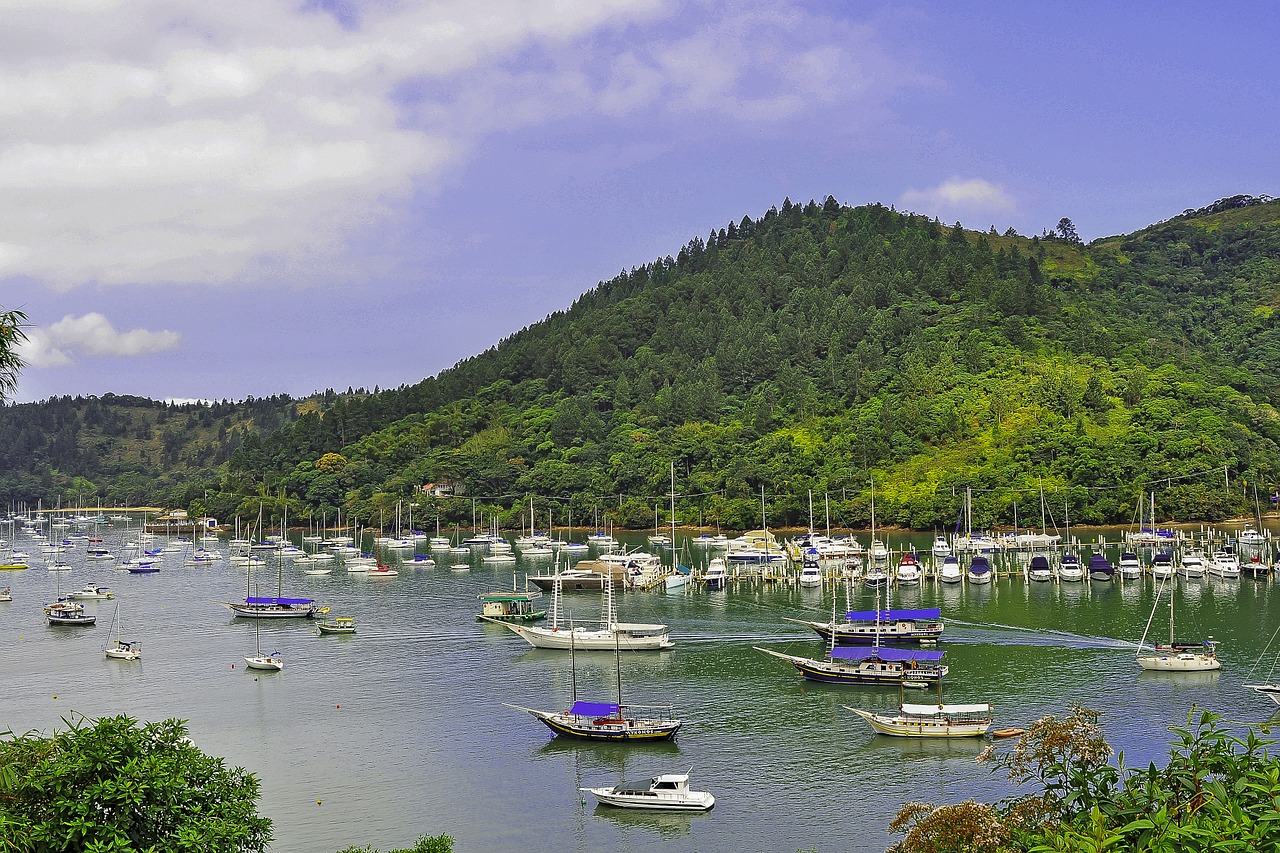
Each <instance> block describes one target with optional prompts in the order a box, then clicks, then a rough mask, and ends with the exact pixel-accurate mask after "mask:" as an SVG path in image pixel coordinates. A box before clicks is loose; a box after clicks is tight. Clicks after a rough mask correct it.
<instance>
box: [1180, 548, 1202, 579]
mask: <svg viewBox="0 0 1280 853" xmlns="http://www.w3.org/2000/svg"><path fill="white" fill-rule="evenodd" d="M1204 571H1205V569H1204V552H1203V551H1201V550H1200V549H1199V548H1192V549H1190V550H1189V551H1187V553H1185V554H1183V555H1182V565H1180V566H1179V567H1178V573H1179V574H1180V575H1182V576H1183V577H1184V578H1202V577H1204Z"/></svg>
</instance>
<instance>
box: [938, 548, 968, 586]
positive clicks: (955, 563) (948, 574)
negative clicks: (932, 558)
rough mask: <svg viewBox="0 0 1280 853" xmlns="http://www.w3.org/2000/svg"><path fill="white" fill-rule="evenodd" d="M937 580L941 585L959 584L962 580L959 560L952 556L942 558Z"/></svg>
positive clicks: (962, 575) (962, 573)
mask: <svg viewBox="0 0 1280 853" xmlns="http://www.w3.org/2000/svg"><path fill="white" fill-rule="evenodd" d="M938 580H940V581H942V582H943V583H960V581H962V580H964V572H963V571H961V570H960V558H959V557H956V556H955V555H954V554H952V555H948V556H946V557H943V558H942V568H941V569H939V570H938Z"/></svg>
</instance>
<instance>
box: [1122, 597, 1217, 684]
mask: <svg viewBox="0 0 1280 853" xmlns="http://www.w3.org/2000/svg"><path fill="white" fill-rule="evenodd" d="M1166 582H1167V580H1162V581H1161V582H1160V586H1159V587H1157V588H1156V600H1155V601H1154V602H1153V603H1152V605H1151V618H1149V619H1148V620H1147V628H1146V630H1144V631H1143V632H1142V639H1141V640H1139V641H1138V651H1137V654H1136V657H1137V660H1138V666H1140V667H1142V668H1143V669H1147V670H1155V671H1160V672H1207V671H1209V670H1215V669H1221V668H1222V661H1220V660H1218V644H1217V643H1216V642H1215V641H1214V639H1213V637H1209V638H1208V639H1207V640H1205V641H1204V642H1203V643H1180V642H1178V641H1176V640H1174V638H1173V598H1174V595H1173V590H1172V589H1170V590H1169V644H1168V645H1160V644H1157V645H1155V646H1152V647H1151V649H1150V650H1149V651H1144V650H1143V646H1144V645H1145V644H1146V642H1147V631H1150V630H1151V623H1152V622H1153V621H1154V620H1155V618H1156V609H1157V608H1158V607H1159V606H1160V593H1161V591H1162V590H1164V587H1165V584H1166Z"/></svg>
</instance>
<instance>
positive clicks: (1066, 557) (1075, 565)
mask: <svg viewBox="0 0 1280 853" xmlns="http://www.w3.org/2000/svg"><path fill="white" fill-rule="evenodd" d="M1058 580H1060V581H1063V582H1065V583H1079V582H1080V581H1082V580H1084V569H1083V568H1081V566H1080V557H1078V556H1077V555H1075V554H1063V555H1062V560H1061V562H1059V563H1058Z"/></svg>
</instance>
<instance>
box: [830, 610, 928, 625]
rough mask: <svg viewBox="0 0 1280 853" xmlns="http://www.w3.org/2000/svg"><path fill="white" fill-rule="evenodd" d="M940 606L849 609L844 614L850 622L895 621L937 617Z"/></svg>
mask: <svg viewBox="0 0 1280 853" xmlns="http://www.w3.org/2000/svg"><path fill="white" fill-rule="evenodd" d="M877 614H878V615H877ZM941 616H942V608H940V607H924V608H920V609H917V610H850V611H849V612H848V613H846V614H845V615H844V617H845V618H846V619H848V620H849V621H850V622H875V621H876V620H877V619H878V620H879V621H881V622H897V621H899V620H901V619H938V618H941Z"/></svg>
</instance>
